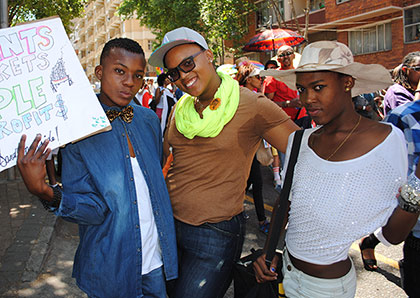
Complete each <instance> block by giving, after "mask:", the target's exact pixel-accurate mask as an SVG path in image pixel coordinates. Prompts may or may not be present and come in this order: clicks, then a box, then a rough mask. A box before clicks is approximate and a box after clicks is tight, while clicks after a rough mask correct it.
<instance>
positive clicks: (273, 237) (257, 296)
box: [233, 130, 304, 298]
mask: <svg viewBox="0 0 420 298" xmlns="http://www.w3.org/2000/svg"><path fill="white" fill-rule="evenodd" d="M303 132H304V130H298V131H296V133H295V136H294V138H293V144H292V149H291V152H290V157H289V163H288V165H287V172H286V177H285V180H284V184H283V188H282V190H281V193H280V197H279V198H278V199H277V201H276V204H275V206H273V213H272V217H271V218H272V220H271V223H270V231H269V233H268V236H267V243H266V245H267V253H266V262H267V264H270V263H271V261H272V260H273V258H274V256H275V255H276V254H277V256H278V257H279V260H278V263H277V268H276V272H277V274H278V276H277V280H275V281H272V282H267V283H257V281H256V279H255V273H254V269H253V266H252V263H253V262H254V261H255V260H256V259H257V258H258V257H259V256H260V255H261V254H262V250H261V249H259V250H257V251H256V250H254V249H252V250H251V254H250V255H247V256H245V257H243V258H241V259H240V260H239V261H238V262H236V263H235V265H234V271H233V282H234V291H235V298H279V297H286V296H285V295H284V290H283V283H282V282H283V275H282V271H281V267H282V263H283V262H282V255H281V254H279V253H278V252H276V247H277V244H278V242H279V238H280V235H281V234H282V233H283V232H284V229H283V228H282V227H283V222H284V220H285V218H286V214H287V211H288V209H289V194H290V188H291V186H292V180H293V173H294V169H295V164H296V161H297V157H298V154H299V149H300V144H301V142H302V136H303ZM276 227H279V228H277V229H276ZM267 266H269V265H267Z"/></svg>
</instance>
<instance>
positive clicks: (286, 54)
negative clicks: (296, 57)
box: [277, 51, 293, 58]
mask: <svg viewBox="0 0 420 298" xmlns="http://www.w3.org/2000/svg"><path fill="white" fill-rule="evenodd" d="M292 54H293V52H292V51H288V52H284V53H281V54H280V55H277V56H278V57H279V58H281V57H285V56H290V55H292Z"/></svg>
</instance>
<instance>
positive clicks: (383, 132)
mask: <svg viewBox="0 0 420 298" xmlns="http://www.w3.org/2000/svg"><path fill="white" fill-rule="evenodd" d="M361 128H362V129H361V130H360V132H361V135H362V136H363V139H364V140H365V141H367V143H370V144H371V145H373V146H376V145H378V144H380V143H382V142H383V141H384V140H385V139H386V138H387V137H388V135H389V134H390V133H391V131H392V126H391V125H388V124H384V123H381V122H378V121H374V120H370V119H364V121H363V123H362V125H361Z"/></svg>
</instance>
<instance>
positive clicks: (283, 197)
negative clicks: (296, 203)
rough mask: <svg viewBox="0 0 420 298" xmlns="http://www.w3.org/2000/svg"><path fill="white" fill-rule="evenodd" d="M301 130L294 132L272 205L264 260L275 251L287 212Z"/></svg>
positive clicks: (272, 255) (268, 259) (271, 257)
mask: <svg viewBox="0 0 420 298" xmlns="http://www.w3.org/2000/svg"><path fill="white" fill-rule="evenodd" d="M303 132H304V129H302V130H297V131H296V132H295V135H294V138H293V144H292V149H291V152H290V156H289V163H288V164H287V171H286V178H285V179H284V183H283V188H282V190H281V192H280V199H279V200H277V202H278V204H277V205H275V206H274V207H273V212H272V220H271V223H270V227H272V228H271V229H270V231H271V233H270V235H268V238H267V241H268V245H267V255H266V260H267V261H270V262H271V260H272V259H273V257H274V255H275V253H276V247H277V244H278V242H279V238H280V235H281V233H282V232H283V228H282V227H283V222H284V219H285V218H286V214H287V212H288V207H289V194H290V188H291V187H292V181H293V174H294V169H295V165H296V161H297V157H298V154H299V150H300V144H301V143H302V137H303Z"/></svg>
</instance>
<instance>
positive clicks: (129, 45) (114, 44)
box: [99, 38, 144, 64]
mask: <svg viewBox="0 0 420 298" xmlns="http://www.w3.org/2000/svg"><path fill="white" fill-rule="evenodd" d="M113 48H119V49H124V50H126V51H128V52H131V53H135V54H140V55H143V56H144V51H143V49H142V47H141V46H140V45H139V44H138V42H137V41H134V40H132V39H129V38H114V39H111V40H110V41H108V42H107V43H106V44H105V46H104V48H103V49H102V53H101V57H100V60H99V63H100V64H102V63H103V62H104V59H105V58H106V57H107V56H108V55H109V52H110V51H111V49H113Z"/></svg>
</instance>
